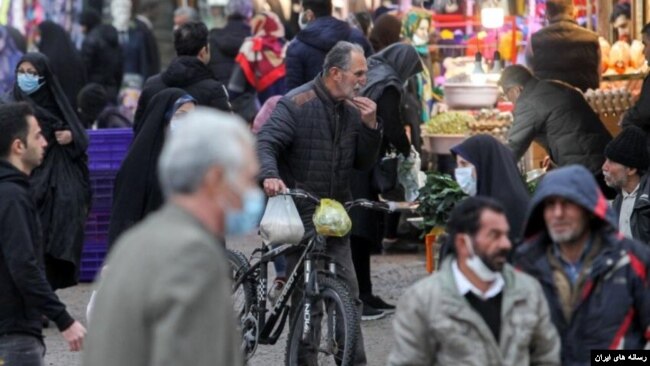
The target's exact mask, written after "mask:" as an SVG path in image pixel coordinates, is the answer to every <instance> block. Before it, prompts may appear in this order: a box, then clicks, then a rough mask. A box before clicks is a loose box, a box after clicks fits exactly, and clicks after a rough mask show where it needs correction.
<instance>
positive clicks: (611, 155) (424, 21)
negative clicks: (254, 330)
mask: <svg viewBox="0 0 650 366" xmlns="http://www.w3.org/2000/svg"><path fill="white" fill-rule="evenodd" d="M389 5H390V4H388V3H385V4H382V8H384V10H382V11H381V12H380V13H383V14H379V13H378V14H376V16H375V17H371V16H370V14H369V13H355V14H353V15H352V16H351V17H350V18H349V19H348V21H347V22H346V21H342V20H339V19H337V18H335V17H334V16H333V14H334V13H335V11H334V7H333V4H332V1H330V0H303V1H302V2H301V3H300V7H299V9H296V12H295V14H294V15H295V16H296V17H297V19H295V20H297V22H296V24H297V25H298V26H299V29H300V30H299V31H298V32H297V33H296V35H295V37H294V38H293V40H288V39H287V34H288V33H289V32H287V31H286V30H288V29H289V27H288V23H287V21H286V19H285V18H284V15H280V14H277V13H274V12H271V11H268V9H267V10H259V9H256V6H255V5H254V4H253V2H252V1H250V0H230V1H228V2H227V4H225V5H219V4H217V5H215V6H214V7H215V9H217V8H218V9H220V10H223V11H224V12H225V15H226V17H227V18H226V19H225V24H222V25H223V26H222V27H219V28H213V29H208V27H207V26H206V25H205V24H204V23H203V22H201V20H200V17H199V14H198V13H197V12H196V10H195V9H193V8H191V7H181V8H179V9H177V10H176V11H175V12H174V27H173V41H174V42H173V44H174V50H175V52H176V57H175V58H173V59H172V60H171V62H170V63H169V65H168V66H167V67H165V69H164V70H163V71H162V72H160V69H161V67H160V59H159V55H158V47H157V45H156V43H155V40H154V37H153V33H152V30H151V23H150V22H149V20H148V19H146V17H143V16H142V15H136V14H135V13H134V12H133V11H132V4H131V2H130V1H123V0H114V1H113V2H111V6H110V9H111V13H112V24H108V23H106V24H105V23H104V22H103V21H102V16H101V15H100V14H99V13H97V12H95V11H92V10H87V11H84V13H83V14H82V16H81V17H80V25H81V26H82V33H83V34H84V39H83V41H81V42H80V44H79V46H80V50H77V48H76V46H75V44H74V43H73V42H72V39H71V38H70V36H69V35H68V34H67V33H66V31H65V30H64V29H63V28H62V27H61V26H59V25H57V24H56V23H54V22H53V21H44V22H42V23H40V25H39V26H38V31H37V32H36V33H35V36H34V39H33V46H35V47H36V48H37V49H38V50H39V52H29V53H28V52H26V49H25V47H24V39H23V40H21V39H20V34H18V35H16V32H15V30H13V29H12V28H10V27H6V26H2V27H0V88H2V92H4V94H3V96H2V99H1V101H2V103H1V105H0V289H2V291H0V292H1V293H2V294H3V295H2V296H3V297H2V300H1V301H0V364H2V361H4V362H5V363H7V364H9V365H12V364H25V363H29V364H36V365H40V364H42V363H43V355H44V353H45V348H44V343H43V339H42V328H43V326H44V325H45V324H46V323H47V322H44V319H49V320H51V321H52V322H53V323H54V324H55V325H56V327H57V328H58V329H59V330H60V331H61V332H62V335H63V337H64V338H65V340H66V341H67V342H68V343H69V346H70V349H71V350H73V351H78V350H80V349H82V348H85V352H84V354H83V362H84V364H87V365H104V364H106V365H108V364H111V365H113V364H120V365H128V364H134V365H135V364H138V365H140V364H179V365H185V364H187V365H190V364H191V365H212V364H223V365H242V364H243V363H244V360H243V359H242V354H241V349H240V346H241V340H240V338H239V335H235V334H236V332H235V333H233V331H232V329H235V327H236V326H237V324H236V322H235V315H236V314H233V311H232V304H231V302H230V296H229V295H230V291H231V284H230V282H229V279H230V276H229V273H230V270H231V269H230V268H229V267H228V264H227V261H226V254H225V250H224V245H225V239H224V238H225V237H226V236H228V235H237V234H242V233H244V232H250V231H251V230H252V229H254V228H253V227H248V224H250V223H255V222H256V219H258V218H259V216H260V215H261V209H262V207H263V193H262V189H260V188H263V192H264V193H266V195H267V196H269V197H272V196H275V195H277V194H280V193H282V192H283V191H285V190H286V189H289V188H300V189H304V190H307V191H309V192H310V193H312V194H314V195H316V196H320V197H323V198H325V197H327V198H332V199H336V200H338V201H349V200H351V199H353V198H354V199H358V198H364V199H369V200H373V201H377V200H379V199H380V193H382V192H380V191H379V190H378V189H377V187H375V186H374V179H375V178H374V173H373V172H374V171H375V170H376V169H377V168H378V165H379V163H380V161H381V158H382V157H384V156H385V155H386V153H388V152H391V151H393V152H395V153H396V154H397V155H401V159H403V160H408V159H411V158H412V156H413V154H415V152H416V151H419V149H420V141H419V140H420V135H419V130H418V129H419V126H420V124H421V122H425V121H427V120H428V119H429V113H430V112H431V105H432V103H433V94H432V91H433V90H432V85H433V79H432V74H433V70H434V69H433V67H432V62H431V58H430V57H431V50H430V48H429V37H430V35H431V32H432V29H433V23H432V18H431V15H432V14H431V13H430V12H428V11H427V10H425V9H422V8H420V7H419V6H416V7H414V8H413V9H411V10H409V11H407V12H406V13H404V14H403V15H399V14H395V13H394V12H393V11H392V10H391V9H392V8H391V7H390V6H389ZM256 10H258V11H257V13H255V12H256ZM297 10H299V11H297ZM572 14H573V5H572V3H571V1H569V0H548V1H547V12H546V16H547V18H548V20H549V24H548V25H547V26H546V27H544V28H542V29H541V30H540V31H538V32H537V33H535V34H533V35H532V38H531V42H530V47H529V49H528V56H529V58H528V60H529V66H530V68H526V67H524V66H520V65H514V66H509V67H507V68H505V70H504V71H503V73H502V76H501V79H500V81H499V84H500V86H501V88H502V90H503V93H504V94H505V97H506V98H507V99H509V100H510V101H511V102H512V103H513V104H514V122H513V126H512V128H511V130H510V132H509V134H508V139H507V143H506V144H503V143H501V142H499V141H498V140H496V139H495V138H493V137H491V136H487V135H478V136H474V137H471V138H468V139H466V140H465V141H464V142H462V143H460V144H458V145H456V146H453V147H452V148H451V149H450V153H451V155H452V156H453V159H454V160H455V163H456V169H455V170H454V177H455V179H456V181H457V183H458V185H459V187H460V189H461V190H462V191H464V192H465V193H466V194H467V196H468V197H466V198H465V199H463V200H462V201H460V202H459V203H457V204H456V206H455V208H454V209H453V210H452V212H451V213H450V219H449V221H448V222H447V225H446V231H447V234H448V235H447V242H446V243H445V245H444V246H443V249H442V253H441V255H442V256H443V259H442V262H441V263H442V264H441V266H440V268H439V270H438V271H437V272H436V273H435V274H434V275H432V276H429V277H427V278H424V279H422V280H420V281H419V282H417V283H415V284H414V285H413V286H411V287H410V288H408V289H406V290H405V292H404V294H403V295H402V297H401V299H399V302H398V305H397V306H394V305H392V304H390V303H387V302H386V301H384V299H382V298H381V297H380V294H377V293H375V291H373V286H372V281H371V266H370V263H371V262H370V254H371V252H372V250H373V249H374V248H376V247H378V246H380V243H382V242H385V241H386V240H385V239H386V237H389V241H390V240H393V237H392V235H389V234H388V232H390V231H394V223H391V221H393V220H385V218H384V217H382V215H379V214H378V213H376V212H372V211H367V210H363V211H362V210H359V211H352V212H351V218H352V222H353V228H352V231H351V234H350V236H347V237H343V238H328V239H327V247H326V252H327V254H328V255H329V256H330V257H332V258H333V259H334V261H335V263H336V266H337V274H338V275H339V276H340V277H341V279H342V280H343V281H344V282H345V284H346V286H347V288H348V289H349V290H350V294H351V295H352V297H353V298H354V299H355V300H356V303H357V304H358V316H359V317H360V318H361V319H364V320H369V319H377V318H380V317H384V316H385V315H386V314H388V313H392V312H395V313H396V314H395V317H394V329H393V330H394V331H393V334H392V337H393V338H394V342H393V348H392V350H391V353H390V356H389V359H388V364H389V365H449V364H481V365H495V366H496V365H520V364H535V365H580V366H582V365H586V364H589V363H590V351H591V350H594V349H617V350H642V349H647V348H648V347H649V344H650V291H649V290H650V289H649V288H648V286H649V285H648V266H649V265H650V248H648V244H649V243H650V221H649V220H650V198H649V197H648V194H650V193H648V190H649V189H650V188H649V183H648V179H650V178H649V174H650V173H648V165H649V164H650V157H649V154H650V149H649V147H650V145H649V144H648V141H650V140H648V135H647V131H648V129H649V128H648V126H650V124H649V123H648V122H647V119H648V118H645V117H644V116H645V114H644V113H645V112H644V111H645V110H646V109H648V108H647V105H645V104H644V103H645V101H646V99H647V97H648V95H650V91H649V90H646V89H648V88H645V84H646V82H647V80H646V81H644V88H643V89H642V92H641V96H640V99H639V102H638V103H637V104H636V105H635V106H633V107H632V108H631V109H630V110H629V111H628V112H627V113H626V115H625V116H624V117H623V118H622V126H623V130H622V132H621V133H620V134H619V135H618V136H616V137H615V138H614V139H612V136H611V134H610V132H608V130H607V129H606V128H605V126H604V125H603V123H602V122H601V121H600V119H599V117H598V115H597V114H596V113H595V112H594V111H593V110H592V109H591V107H590V106H589V104H588V103H587V102H586V101H585V99H584V97H583V95H582V94H581V92H580V90H582V91H584V90H586V89H587V88H597V87H598V81H599V79H598V70H597V67H598V65H600V59H599V57H600V56H599V52H598V42H597V38H595V34H593V33H592V32H590V31H588V30H585V29H582V28H580V27H579V26H578V25H577V23H575V21H574V20H573V19H572V16H573V15H572ZM373 21H374V23H373ZM642 37H643V38H644V40H650V38H648V37H650V26H646V27H644V29H643V30H642ZM594 39H596V41H595V42H594ZM648 49H650V47H648ZM648 49H646V51H645V53H646V58H650V56H649V55H650V51H649V50H648ZM555 50H566V51H567V52H555ZM565 65H569V66H571V67H570V68H569V69H567V68H566V67H564V66H565ZM594 65H596V66H594ZM594 67H596V69H594ZM125 86H126V87H127V88H126V89H127V90H131V89H133V90H137V92H136V98H135V99H133V100H130V102H131V103H133V102H134V101H135V100H137V109H136V111H135V114H134V117H133V118H129V117H127V116H125V115H124V114H123V113H122V111H121V109H120V108H119V107H118V105H119V104H120V103H124V101H125V100H126V99H127V98H131V94H129V92H126V93H125V91H124V90H125ZM647 94H648V95H647ZM541 100H543V101H544V103H540V101H541ZM133 106H134V107H135V104H133ZM260 108H261V110H260ZM215 109H218V110H220V111H215ZM258 110H259V111H260V112H259V113H258ZM236 115H239V116H240V117H243V119H242V118H240V117H237V116H236ZM253 121H255V122H253ZM251 125H252V126H251ZM114 127H128V128H133V130H134V133H135V137H134V140H133V142H132V144H131V146H130V148H129V151H128V153H127V155H126V157H125V159H124V161H123V162H122V164H121V167H120V169H119V171H118V173H117V176H116V179H115V184H114V187H113V188H114V189H113V203H112V208H111V219H110V225H109V229H108V244H109V249H110V252H109V256H108V258H107V260H106V262H105V267H104V269H103V271H102V275H101V279H100V280H99V281H98V287H97V294H96V298H95V304H96V305H95V306H94V308H93V309H92V312H91V315H92V323H91V324H90V325H89V336H88V338H87V341H86V342H84V340H85V333H86V329H85V328H84V326H83V325H82V324H81V323H79V322H78V321H75V320H74V319H73V318H72V317H71V316H70V314H69V313H68V311H67V310H66V306H65V305H64V304H63V303H62V302H61V301H60V300H59V298H58V297H57V295H56V294H55V291H56V290H57V289H62V288H66V287H70V286H74V285H76V284H77V282H78V277H79V268H80V259H81V250H82V246H83V242H84V224H85V221H86V217H87V215H88V212H89V209H90V205H91V197H90V180H89V171H88V158H87V153H86V151H87V148H88V143H89V142H88V137H87V133H86V131H85V129H87V128H114ZM251 127H252V130H253V132H255V133H256V134H257V136H256V139H254V136H253V134H252V133H251V132H250V131H249V130H250V128H251ZM533 141H535V142H538V143H539V144H540V145H541V146H542V147H543V148H544V149H545V150H546V152H547V154H548V156H549V159H548V162H547V168H548V169H549V172H548V173H547V174H546V176H545V177H544V178H543V179H542V180H541V183H540V184H539V185H538V187H537V189H536V190H535V192H534V193H533V194H532V196H531V194H530V193H529V192H528V190H527V187H526V185H525V183H524V181H523V180H522V177H521V174H520V172H519V168H518V166H517V161H518V160H519V159H520V158H521V157H522V156H523V154H524V153H525V151H527V150H528V148H529V147H530V145H531V143H532V142H533ZM608 199H611V200H613V201H611V202H608ZM295 203H296V206H297V209H298V212H299V214H300V216H301V219H302V221H303V225H304V227H305V229H306V231H307V235H306V236H305V237H309V236H310V233H311V232H312V231H313V230H314V225H313V223H312V216H313V213H314V209H315V207H314V206H313V205H312V204H309V203H307V202H305V201H304V200H296V201H295ZM257 221H259V220H257ZM391 226H393V227H392V230H391ZM382 239H384V240H382ZM298 259H299V258H298V257H297V255H296V254H292V255H288V256H287V257H286V261H287V263H286V267H287V268H283V266H282V265H280V264H279V263H278V266H277V268H283V272H278V278H276V280H275V282H276V285H275V286H276V288H275V289H274V291H279V290H280V289H282V286H283V285H285V283H284V279H285V276H286V273H289V272H291V271H293V269H294V267H295V265H296V263H297V262H298ZM515 268H517V270H515ZM301 296H304V294H302V293H301V291H300V290H299V289H298V290H296V291H294V293H293V298H292V299H291V301H292V303H293V304H296V303H297V302H298V301H300V300H301ZM298 310H300V309H298V308H296V307H291V312H292V313H295V312H296V311H298ZM315 314H316V315H317V311H316V312H315ZM240 315H241V314H240ZM291 318H293V316H292V317H291ZM237 320H239V319H237ZM228 324H231V325H228ZM355 332H356V333H357V334H358V341H357V345H356V347H357V348H356V349H355V351H354V354H355V355H354V362H353V364H355V365H365V364H367V363H368V361H367V353H368V352H371V351H372V350H371V349H367V348H366V347H365V345H364V342H363V334H362V330H361V327H360V326H359V328H358V329H356V330H355ZM116 334H120V335H121V336H115V335H116ZM386 336H387V337H388V336H389V335H386ZM19 350H24V352H22V351H21V352H18V351H19ZM316 356H317V352H316V350H311V351H308V352H305V354H301V355H300V357H301V360H300V362H301V364H302V363H304V364H311V363H312V362H313V361H314V359H315V358H316Z"/></svg>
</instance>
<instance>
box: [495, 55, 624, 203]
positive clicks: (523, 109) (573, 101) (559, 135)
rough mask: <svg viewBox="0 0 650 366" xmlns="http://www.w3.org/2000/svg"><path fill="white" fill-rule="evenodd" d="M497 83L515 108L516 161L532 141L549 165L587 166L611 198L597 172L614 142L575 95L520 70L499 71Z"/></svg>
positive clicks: (560, 85)
mask: <svg viewBox="0 0 650 366" xmlns="http://www.w3.org/2000/svg"><path fill="white" fill-rule="evenodd" d="M499 84H500V85H501V88H502V89H503V91H504V93H505V94H506V97H507V98H508V99H509V100H510V101H511V102H512V103H514V104H515V110H514V122H513V124H512V128H511V129H510V132H509V133H508V146H510V148H511V149H512V150H513V152H514V154H515V157H516V158H517V159H521V157H522V156H523V155H524V153H526V150H528V148H529V147H530V145H531V143H532V142H533V141H535V142H537V143H538V144H540V145H542V147H543V148H544V149H545V150H546V152H547V153H548V155H549V158H550V161H551V163H552V164H553V165H557V166H565V165H570V164H581V165H583V166H585V167H586V168H587V169H589V171H591V172H592V173H593V174H594V175H595V176H596V177H597V179H598V181H599V185H600V187H601V189H603V190H606V191H605V193H606V195H607V196H608V197H611V198H614V196H615V195H616V192H615V191H614V190H611V189H609V188H608V187H607V186H606V185H605V181H604V179H603V177H602V171H601V167H602V166H603V163H604V162H605V157H604V156H603V152H604V151H605V146H606V145H607V143H608V142H610V141H611V140H612V137H611V135H610V134H609V132H608V131H607V129H606V128H605V126H604V125H603V123H602V122H601V121H600V119H599V118H598V115H597V114H596V113H595V112H594V111H593V109H591V106H589V104H588V103H587V101H586V100H585V98H584V96H583V95H582V94H581V93H580V92H579V91H578V90H576V89H575V88H572V87H570V86H568V85H567V84H564V83H561V82H556V81H546V80H539V79H538V78H536V77H535V76H533V75H532V74H531V72H530V71H529V70H528V69H527V68H525V67H523V66H520V65H513V66H508V67H507V68H506V69H505V70H503V73H502V74H501V80H500V81H499Z"/></svg>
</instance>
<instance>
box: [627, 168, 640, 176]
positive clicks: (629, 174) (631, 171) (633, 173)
mask: <svg viewBox="0 0 650 366" xmlns="http://www.w3.org/2000/svg"><path fill="white" fill-rule="evenodd" d="M627 169H628V171H627V175H628V176H633V175H635V174H638V173H639V169H637V168H627Z"/></svg>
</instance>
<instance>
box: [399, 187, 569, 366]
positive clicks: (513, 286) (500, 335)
mask: <svg viewBox="0 0 650 366" xmlns="http://www.w3.org/2000/svg"><path fill="white" fill-rule="evenodd" d="M509 230H510V228H509V226H508V220H507V218H506V216H505V212H504V209H503V206H501V204H499V203H498V202H496V201H494V200H492V199H489V198H485V197H470V198H467V199H466V200H464V201H462V202H460V203H459V204H458V205H457V206H456V207H455V208H454V210H453V211H452V213H451V216H450V218H449V223H448V224H447V232H448V233H449V237H450V242H451V244H452V245H451V247H452V250H453V253H452V255H451V256H450V257H448V258H447V259H445V261H444V262H443V264H442V268H441V269H440V271H438V272H436V273H435V274H434V275H433V276H430V277H427V278H425V279H423V280H420V281H419V282H418V283H416V284H415V285H413V286H412V287H411V288H410V289H408V290H407V292H406V293H404V295H402V298H401V299H400V303H399V305H398V307H397V314H396V316H395V323H394V328H395V345H394V347H393V352H392V353H391V355H390V357H389V359H388V364H389V365H390V366H398V365H404V366H406V365H408V366H416V365H421V366H425V365H486V366H488V365H490V366H492V365H494V366H497V365H498V366H505V365H513V366H514V365H558V366H559V365H560V339H559V337H558V335H557V331H556V330H555V327H554V326H553V323H552V322H551V318H550V315H549V309H548V305H547V303H546V299H545V298H544V295H543V293H542V289H541V288H540V286H539V283H537V281H535V279H533V278H532V277H530V276H528V275H526V274H523V273H521V272H517V271H515V270H514V268H512V266H510V265H509V264H507V262H506V260H507V258H508V253H509V252H510V249H511V243H510V239H508V233H509ZM524 319H525V320H524Z"/></svg>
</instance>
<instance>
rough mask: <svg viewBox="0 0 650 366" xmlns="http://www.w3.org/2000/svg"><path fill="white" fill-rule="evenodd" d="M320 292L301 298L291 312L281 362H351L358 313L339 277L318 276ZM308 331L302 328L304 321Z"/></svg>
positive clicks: (312, 365) (292, 365) (290, 365)
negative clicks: (284, 350) (307, 298)
mask: <svg viewBox="0 0 650 366" xmlns="http://www.w3.org/2000/svg"><path fill="white" fill-rule="evenodd" d="M318 286H319V289H320V293H319V294H318V295H317V296H316V297H314V298H312V299H311V302H310V305H311V306H310V308H311V311H310V312H307V314H306V309H305V301H306V299H303V300H302V301H301V302H300V304H299V305H298V306H299V307H298V308H297V309H296V310H295V312H294V314H293V319H292V321H291V325H290V327H291V328H290V330H289V338H288V339H287V350H286V358H285V363H286V365H287V366H297V365H300V366H303V365H307V366H316V365H318V366H320V365H328V366H329V365H351V364H352V362H353V360H354V356H355V349H356V345H357V339H358V334H357V329H359V313H358V311H357V308H356V306H355V304H354V300H352V297H351V296H350V292H349V291H348V289H347V287H346V286H345V285H344V284H343V283H342V282H341V281H339V280H337V279H335V278H331V277H324V276H321V277H319V278H318ZM306 321H307V322H308V328H309V330H308V332H305V322H306Z"/></svg>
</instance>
